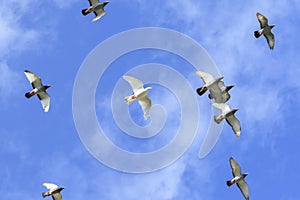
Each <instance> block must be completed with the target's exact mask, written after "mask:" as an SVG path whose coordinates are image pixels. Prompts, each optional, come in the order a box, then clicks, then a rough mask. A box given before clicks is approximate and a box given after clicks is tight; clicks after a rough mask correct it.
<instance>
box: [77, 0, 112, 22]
mask: <svg viewBox="0 0 300 200" xmlns="http://www.w3.org/2000/svg"><path fill="white" fill-rule="evenodd" d="M89 3H90V7H89V8H86V9H83V10H82V11H81V13H82V14H83V15H84V16H86V15H88V14H90V13H91V12H94V14H95V15H96V16H95V17H94V18H93V20H92V21H93V22H95V21H97V20H98V19H100V18H101V17H103V16H104V15H105V14H106V12H105V10H104V7H105V6H106V5H107V4H108V3H109V2H108V1H104V2H102V3H100V2H99V0H89Z"/></svg>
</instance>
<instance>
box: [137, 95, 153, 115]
mask: <svg viewBox="0 0 300 200" xmlns="http://www.w3.org/2000/svg"><path fill="white" fill-rule="evenodd" d="M138 101H139V104H140V105H141V107H142V109H143V112H144V119H145V120H146V119H148V117H149V115H150V109H151V99H149V97H148V96H147V95H145V96H143V97H142V98H139V99H138Z"/></svg>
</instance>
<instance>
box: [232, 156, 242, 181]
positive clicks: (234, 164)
mask: <svg viewBox="0 0 300 200" xmlns="http://www.w3.org/2000/svg"><path fill="white" fill-rule="evenodd" d="M229 162H230V167H231V169H232V175H233V176H234V177H236V176H241V167H240V166H239V164H238V163H237V162H236V161H235V160H234V159H233V157H230V159H229Z"/></svg>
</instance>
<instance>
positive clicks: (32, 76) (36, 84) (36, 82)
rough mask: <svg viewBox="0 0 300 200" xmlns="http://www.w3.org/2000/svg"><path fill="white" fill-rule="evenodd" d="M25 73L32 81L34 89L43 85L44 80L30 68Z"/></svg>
mask: <svg viewBox="0 0 300 200" xmlns="http://www.w3.org/2000/svg"><path fill="white" fill-rule="evenodd" d="M24 74H25V75H26V77H27V79H28V80H29V82H30V83H31V85H32V87H33V89H34V88H38V87H40V86H42V80H41V79H40V77H38V76H37V75H36V74H34V73H32V72H31V71H28V70H25V71H24Z"/></svg>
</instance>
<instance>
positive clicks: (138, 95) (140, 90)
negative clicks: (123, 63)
mask: <svg viewBox="0 0 300 200" xmlns="http://www.w3.org/2000/svg"><path fill="white" fill-rule="evenodd" d="M123 78H124V79H125V80H126V81H127V82H128V83H129V84H130V86H131V87H132V89H133V95H130V96H127V97H125V102H126V103H128V104H130V103H132V102H133V101H135V100H136V99H137V100H138V102H139V104H140V105H141V107H142V109H143V112H144V119H145V120H147V119H148V117H149V115H150V109H151V99H149V97H148V96H147V93H148V92H149V90H151V89H152V88H151V87H147V88H144V84H143V82H142V81H140V80H138V79H136V78H133V77H131V76H123Z"/></svg>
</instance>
